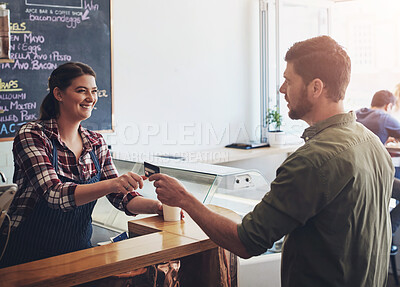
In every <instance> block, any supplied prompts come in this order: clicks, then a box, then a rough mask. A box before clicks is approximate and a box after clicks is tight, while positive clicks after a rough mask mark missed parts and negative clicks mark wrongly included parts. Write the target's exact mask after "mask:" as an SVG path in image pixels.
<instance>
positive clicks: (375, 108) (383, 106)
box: [356, 90, 400, 253]
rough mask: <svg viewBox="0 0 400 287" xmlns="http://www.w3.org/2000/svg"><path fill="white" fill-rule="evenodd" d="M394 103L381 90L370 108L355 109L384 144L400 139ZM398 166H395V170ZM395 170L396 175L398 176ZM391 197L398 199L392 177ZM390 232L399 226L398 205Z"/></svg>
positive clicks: (396, 182)
mask: <svg viewBox="0 0 400 287" xmlns="http://www.w3.org/2000/svg"><path fill="white" fill-rule="evenodd" d="M395 105H396V97H395V96H394V95H393V94H392V93H391V92H389V91H386V90H381V91H378V92H376V93H375V95H374V96H373V98H372V101H371V108H362V109H359V110H358V111H356V116H357V121H358V122H360V123H362V124H363V125H364V126H366V127H367V128H368V129H369V130H371V131H372V132H373V133H374V134H376V135H377V136H378V137H379V139H380V140H381V142H382V143H383V144H385V143H386V142H387V141H388V139H389V137H393V138H395V139H396V140H400V122H399V121H397V120H396V119H395V118H394V117H393V116H391V115H390V112H391V111H392V109H393V107H394V106H395ZM397 169H398V168H396V170H397ZM397 173H398V172H397V171H396V177H398V175H397ZM392 197H393V198H395V199H396V200H400V180H399V179H398V178H395V179H394V182H393V190H392ZM390 220H391V223H392V234H394V233H395V232H396V230H397V228H398V227H399V226H400V205H397V206H396V207H395V208H393V209H392V211H391V212H390ZM397 250H398V248H397V246H395V245H393V244H392V247H391V252H393V253H394V252H396V251H397Z"/></svg>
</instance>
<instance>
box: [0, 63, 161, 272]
mask: <svg viewBox="0 0 400 287" xmlns="http://www.w3.org/2000/svg"><path fill="white" fill-rule="evenodd" d="M48 84H49V93H48V94H47V96H46V97H45V98H44V100H43V102H42V105H41V107H40V118H39V120H37V121H33V122H29V123H27V124H25V125H23V126H22V127H21V129H20V130H19V131H18V132H17V135H16V137H15V139H14V144H13V155H14V162H15V171H14V178H13V180H14V182H15V183H17V185H18V191H17V194H16V196H15V198H14V201H13V202H12V203H11V206H10V209H9V214H10V217H11V220H10V223H9V225H11V234H10V239H9V243H8V247H7V249H6V252H5V254H4V257H3V259H2V261H1V262H0V267H6V266H11V265H15V264H20V263H24V262H28V261H33V260H38V259H42V258H46V257H50V256H55V255H59V254H63V253H67V252H72V251H76V250H80V249H84V248H89V247H91V244H90V238H91V235H92V226H91V222H92V218H91V215H92V211H93V208H94V206H95V204H96V200H97V199H98V198H100V197H103V196H107V198H108V200H109V201H110V202H111V203H112V204H113V205H114V206H115V207H116V208H118V209H120V210H123V211H125V213H126V214H128V215H136V214H138V213H157V214H162V207H161V203H160V202H159V201H157V200H152V199H146V198H143V197H141V196H138V195H139V193H137V192H136V189H138V188H142V187H143V179H142V177H141V176H139V175H137V174H135V173H132V172H128V173H126V174H124V175H122V176H118V173H117V171H116V169H115V166H114V164H113V162H112V159H111V156H110V151H109V150H108V148H107V144H106V143H105V141H104V139H103V137H102V136H101V135H100V134H99V133H96V132H93V131H89V130H87V129H85V128H83V127H82V126H81V122H82V121H83V120H86V119H88V118H89V117H90V116H91V113H92V110H93V107H94V105H95V104H96V102H97V85H96V74H95V72H94V71H93V70H92V68H91V67H89V66H88V65H85V64H83V63H77V62H68V63H65V64H63V65H61V66H59V67H58V68H57V69H55V70H54V71H53V72H52V73H51V75H50V78H49V83H48ZM2 228H4V230H7V229H8V225H3V226H2ZM4 230H3V229H2V230H0V242H5V240H3V239H5V238H6V235H4V232H3V231H4ZM3 237H5V238H3Z"/></svg>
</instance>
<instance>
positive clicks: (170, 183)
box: [149, 173, 189, 209]
mask: <svg viewBox="0 0 400 287" xmlns="http://www.w3.org/2000/svg"><path fill="white" fill-rule="evenodd" d="M149 181H154V183H153V185H154V187H155V188H156V193H157V198H158V200H160V201H161V202H162V203H165V204H167V205H169V206H178V207H181V208H183V209H184V206H183V205H184V204H185V199H186V198H187V197H188V196H189V193H188V191H187V190H186V189H185V187H184V186H183V185H182V184H181V183H180V182H179V181H178V180H177V179H175V178H173V177H170V176H168V175H166V174H161V173H157V174H153V175H152V176H150V177H149Z"/></svg>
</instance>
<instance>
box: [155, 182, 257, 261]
mask: <svg viewBox="0 0 400 287" xmlns="http://www.w3.org/2000/svg"><path fill="white" fill-rule="evenodd" d="M149 180H150V181H155V182H154V186H155V187H156V193H157V197H158V199H159V200H160V201H161V202H163V203H165V204H167V205H170V206H179V207H181V208H182V209H183V210H185V211H186V212H187V213H188V214H189V216H190V217H191V218H192V219H193V220H194V221H195V222H196V223H197V224H198V225H199V226H200V228H201V229H202V230H203V231H204V232H205V233H206V234H207V235H208V237H210V239H211V240H212V241H214V242H215V243H216V244H217V245H219V246H221V247H223V248H225V249H227V250H229V251H231V252H233V253H235V254H236V255H238V256H240V257H242V258H249V257H250V255H249V254H248V252H247V250H246V248H245V246H244V245H243V243H242V242H241V240H240V239H239V235H238V232H237V224H236V223H235V222H234V221H232V220H230V219H229V218H226V217H224V216H222V215H219V214H217V213H215V212H213V211H212V210H210V209H208V208H207V207H206V206H205V205H203V204H202V203H201V202H200V201H199V200H197V199H196V198H195V197H194V196H193V195H192V194H190V193H189V192H188V191H187V190H186V189H185V187H184V186H183V185H182V184H180V183H179V182H178V181H177V180H176V179H174V178H172V177H169V176H167V175H165V174H155V175H152V176H151V177H150V178H149Z"/></svg>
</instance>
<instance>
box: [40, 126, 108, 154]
mask: <svg viewBox="0 0 400 287" xmlns="http://www.w3.org/2000/svg"><path fill="white" fill-rule="evenodd" d="M43 126H44V128H45V130H46V133H47V135H48V137H49V138H50V139H56V140H58V142H59V143H60V145H63V144H62V141H61V136H60V133H59V130H58V124H57V121H56V119H50V120H45V121H43ZM79 133H80V135H81V137H82V142H83V148H84V150H86V151H90V150H92V149H93V146H96V145H100V144H101V143H100V141H99V137H97V136H95V135H94V134H93V133H92V132H90V131H88V130H87V129H85V128H84V127H82V126H81V125H79Z"/></svg>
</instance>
